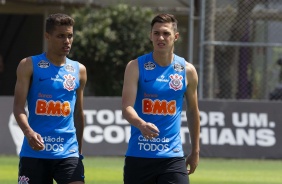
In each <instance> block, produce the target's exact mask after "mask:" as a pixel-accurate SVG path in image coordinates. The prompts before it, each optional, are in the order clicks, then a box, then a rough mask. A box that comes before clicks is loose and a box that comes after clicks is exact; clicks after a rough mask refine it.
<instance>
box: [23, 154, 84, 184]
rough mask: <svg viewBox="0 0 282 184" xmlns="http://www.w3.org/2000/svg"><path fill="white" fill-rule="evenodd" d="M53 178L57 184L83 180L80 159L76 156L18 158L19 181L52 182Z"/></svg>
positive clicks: (33, 182) (33, 183)
mask: <svg viewBox="0 0 282 184" xmlns="http://www.w3.org/2000/svg"><path fill="white" fill-rule="evenodd" d="M53 179H54V180H55V181H56V182H57V183H58V184H68V183H70V182H74V181H82V182H84V165H83V163H82V160H81V159H79V158H76V157H70V158H64V159H42V158H29V157H21V158H20V162H19V177H18V182H19V183H29V184H39V183H40V184H53ZM20 181H21V182H20ZM25 181H26V182H25Z"/></svg>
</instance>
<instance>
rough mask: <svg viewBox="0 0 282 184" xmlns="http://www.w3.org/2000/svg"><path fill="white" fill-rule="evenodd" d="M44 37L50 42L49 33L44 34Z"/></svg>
mask: <svg viewBox="0 0 282 184" xmlns="http://www.w3.org/2000/svg"><path fill="white" fill-rule="evenodd" d="M44 37H45V39H46V40H48V39H49V37H50V34H49V33H47V32H45V33H44Z"/></svg>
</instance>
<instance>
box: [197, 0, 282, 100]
mask: <svg viewBox="0 0 282 184" xmlns="http://www.w3.org/2000/svg"><path fill="white" fill-rule="evenodd" d="M200 12H201V15H200V41H199V46H200V47H199V48H200V49H199V70H200V71H199V98H200V99H254V100H282V32H281V30H282V1H281V0H248V1H246V0H202V1H201V11H200Z"/></svg>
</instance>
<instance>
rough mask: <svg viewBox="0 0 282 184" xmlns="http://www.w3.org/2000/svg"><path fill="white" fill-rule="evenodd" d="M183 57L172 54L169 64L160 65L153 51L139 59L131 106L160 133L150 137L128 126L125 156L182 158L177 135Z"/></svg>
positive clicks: (182, 81) (183, 71)
mask: <svg viewBox="0 0 282 184" xmlns="http://www.w3.org/2000/svg"><path fill="white" fill-rule="evenodd" d="M185 62H186V61H185V59H184V58H181V57H179V56H177V55H174V60H173V62H172V63H171V64H170V65H169V66H165V67H162V66H159V65H158V64H157V63H156V62H155V61H154V59H153V53H149V54H145V55H143V56H141V57H139V58H138V67H139V81H138V92H137V96H136V101H135V105H134V108H135V110H136V112H137V114H138V115H139V116H140V117H141V118H142V119H143V120H145V121H146V122H151V123H153V124H155V125H156V126H157V127H158V129H159V130H160V133H159V136H158V137H156V138H153V139H152V140H149V139H146V138H145V137H143V136H142V134H141V132H140V130H139V129H138V128H136V127H134V126H131V137H130V140H129V143H128V149H127V152H126V156H133V157H145V158H168V157H183V156H184V153H183V149H182V143H181V137H180V127H181V112H182V105H183V98H184V93H185V91H186V85H185V84H186V82H185V81H186V78H185V76H186V73H185Z"/></svg>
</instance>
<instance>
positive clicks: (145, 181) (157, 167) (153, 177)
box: [123, 157, 189, 184]
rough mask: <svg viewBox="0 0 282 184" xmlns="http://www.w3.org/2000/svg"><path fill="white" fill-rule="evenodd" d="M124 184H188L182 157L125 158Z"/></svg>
mask: <svg viewBox="0 0 282 184" xmlns="http://www.w3.org/2000/svg"><path fill="white" fill-rule="evenodd" d="M123 181H124V184H133V183H134V184H189V177H188V172H187V168H186V165H185V159H184V158H183V157H174V158H138V157H125V162H124V173H123Z"/></svg>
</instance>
